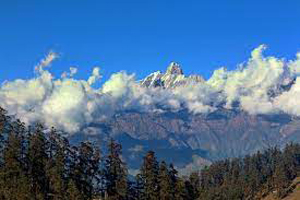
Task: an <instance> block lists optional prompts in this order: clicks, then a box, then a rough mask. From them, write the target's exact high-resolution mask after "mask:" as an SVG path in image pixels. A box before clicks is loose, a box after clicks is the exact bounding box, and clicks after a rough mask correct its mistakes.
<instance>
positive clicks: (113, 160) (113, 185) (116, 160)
mask: <svg viewBox="0 0 300 200" xmlns="http://www.w3.org/2000/svg"><path fill="white" fill-rule="evenodd" d="M121 150H122V146H121V145H120V144H117V143H116V142H115V141H114V140H113V139H111V140H110V142H109V145H108V156H107V158H106V161H105V178H106V192H107V195H108V199H110V200H123V199H126V196H127V168H126V166H125V164H124V162H123V161H122V160H121V158H120V156H121Z"/></svg>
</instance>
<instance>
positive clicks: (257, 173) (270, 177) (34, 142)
mask: <svg viewBox="0 0 300 200" xmlns="http://www.w3.org/2000/svg"><path fill="white" fill-rule="evenodd" d="M106 148H107V151H106V153H105V154H102V152H101V151H100V149H99V145H98V146H97V145H95V144H92V143H91V142H81V143H80V144H79V145H76V146H74V145H71V144H70V143H69V141H68V140H67V139H66V138H64V137H63V136H62V135H61V134H59V132H58V131H57V130H56V129H55V128H52V129H50V130H46V129H45V128H44V127H43V126H42V125H40V124H36V125H35V126H26V125H25V124H24V123H22V122H21V121H20V120H17V119H14V118H13V117H10V116H8V115H7V113H6V111H5V110H4V109H2V108H0V199H1V200H92V199H107V200H223V199H224V200H235V199H249V200H250V199H261V198H262V197H264V196H266V195H267V194H268V193H270V192H274V191H275V192H276V195H277V197H278V198H281V197H284V196H286V195H287V194H288V193H289V192H290V189H289V188H288V187H289V185H290V183H291V182H292V180H293V179H294V178H296V177H297V176H299V175H300V145H299V144H292V143H291V144H288V145H287V146H286V147H285V148H284V149H279V148H277V147H273V148H269V149H267V150H265V151H263V152H257V153H255V154H253V155H248V156H245V157H244V158H232V159H225V160H221V161H217V162H214V163H213V164H212V165H210V166H207V167H205V168H204V169H202V170H199V171H197V172H192V173H191V175H190V176H189V177H182V176H180V175H179V174H178V171H177V170H176V168H175V167H174V166H173V165H172V164H168V163H166V162H164V161H158V160H157V159H156V156H155V152H153V151H149V152H148V153H147V154H146V155H145V156H144V159H143V161H142V165H141V167H140V171H139V173H138V174H137V175H136V176H135V177H133V176H131V175H129V174H128V169H127V167H126V163H125V162H124V161H123V160H122V159H121V158H122V146H121V144H118V143H117V142H116V141H114V140H112V139H111V140H110V141H109V142H108V146H107V147H106Z"/></svg>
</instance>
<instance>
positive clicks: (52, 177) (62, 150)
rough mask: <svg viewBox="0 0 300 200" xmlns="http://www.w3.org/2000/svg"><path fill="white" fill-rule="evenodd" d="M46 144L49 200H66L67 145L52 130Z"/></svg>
mask: <svg viewBox="0 0 300 200" xmlns="http://www.w3.org/2000/svg"><path fill="white" fill-rule="evenodd" d="M48 143H49V144H48V147H49V149H48V156H49V160H48V162H47V179H48V180H49V192H50V195H51V199H53V200H62V199H66V195H65V190H66V188H67V180H66V159H67V157H66V151H67V147H68V145H67V144H66V143H65V142H64V139H63V138H61V137H60V136H59V134H58V133H57V131H56V130H55V129H54V128H52V129H51V132H50V136H49V142H48Z"/></svg>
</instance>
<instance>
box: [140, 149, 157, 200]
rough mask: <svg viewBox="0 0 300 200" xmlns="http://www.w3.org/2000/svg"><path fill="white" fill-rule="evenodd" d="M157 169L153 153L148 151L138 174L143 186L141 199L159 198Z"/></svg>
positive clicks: (151, 199)
mask: <svg viewBox="0 0 300 200" xmlns="http://www.w3.org/2000/svg"><path fill="white" fill-rule="evenodd" d="M158 168H159V167H158V162H157V160H156V157H155V153H154V152H153V151H149V152H148V153H147V154H146V156H145V157H144V161H143V165H142V167H141V170H140V174H139V177H140V179H141V181H142V184H143V195H144V196H143V198H144V199H145V200H156V199H158V197H159V187H158Z"/></svg>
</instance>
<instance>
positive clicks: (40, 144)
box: [28, 124, 49, 200]
mask: <svg viewBox="0 0 300 200" xmlns="http://www.w3.org/2000/svg"><path fill="white" fill-rule="evenodd" d="M28 161H29V174H30V179H31V180H30V181H31V184H30V185H31V192H32V195H33V198H34V199H36V200H44V199H47V198H48V196H47V195H48V194H47V192H48V186H49V185H48V179H47V176H46V166H47V161H48V155H47V140H46V137H45V134H44V133H43V126H42V125H39V124H38V125H37V126H36V128H35V130H34V132H33V134H31V135H30V137H29V147H28Z"/></svg>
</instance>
